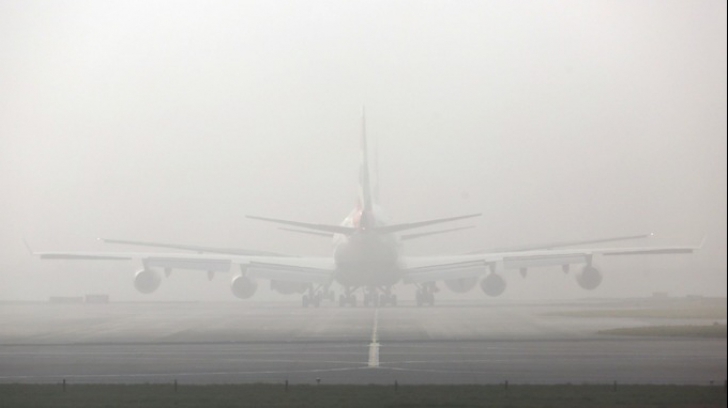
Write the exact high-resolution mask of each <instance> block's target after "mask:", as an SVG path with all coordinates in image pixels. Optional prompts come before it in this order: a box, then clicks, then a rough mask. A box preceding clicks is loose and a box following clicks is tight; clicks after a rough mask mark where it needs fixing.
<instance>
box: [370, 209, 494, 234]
mask: <svg viewBox="0 0 728 408" xmlns="http://www.w3.org/2000/svg"><path fill="white" fill-rule="evenodd" d="M480 215H481V214H479V213H478V214H468V215H461V216H459V217H450V218H438V219H435V220H427V221H419V222H410V223H406V224H394V225H385V226H383V227H375V228H373V230H374V231H376V232H379V233H382V234H390V233H393V232H400V231H405V230H408V229H414V228H420V227H426V226H428V225H433V224H440V223H444V222H452V221H458V220H464V219H467V218H474V217H480Z"/></svg>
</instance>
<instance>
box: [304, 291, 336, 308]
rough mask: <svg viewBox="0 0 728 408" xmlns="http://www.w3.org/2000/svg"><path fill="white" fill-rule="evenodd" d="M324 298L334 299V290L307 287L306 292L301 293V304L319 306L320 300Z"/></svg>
mask: <svg viewBox="0 0 728 408" xmlns="http://www.w3.org/2000/svg"><path fill="white" fill-rule="evenodd" d="M324 299H330V300H333V299H334V292H333V291H325V290H323V289H321V288H320V287H318V288H314V287H313V286H311V287H309V289H308V293H307V294H305V295H303V297H302V298H301V306H303V307H309V306H313V307H319V306H321V301H322V300H324Z"/></svg>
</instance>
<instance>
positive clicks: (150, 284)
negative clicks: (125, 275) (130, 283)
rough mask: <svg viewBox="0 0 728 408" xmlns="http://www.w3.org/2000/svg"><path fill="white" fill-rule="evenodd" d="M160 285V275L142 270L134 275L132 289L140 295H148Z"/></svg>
mask: <svg viewBox="0 0 728 408" xmlns="http://www.w3.org/2000/svg"><path fill="white" fill-rule="evenodd" d="M161 283H162V275H161V274H160V273H159V272H157V271H152V270H149V269H142V270H140V271H139V272H137V273H136V274H135V275H134V287H135V288H136V290H138V291H139V292H141V293H144V294H149V293H152V292H154V291H155V290H157V288H159V285H160V284H161Z"/></svg>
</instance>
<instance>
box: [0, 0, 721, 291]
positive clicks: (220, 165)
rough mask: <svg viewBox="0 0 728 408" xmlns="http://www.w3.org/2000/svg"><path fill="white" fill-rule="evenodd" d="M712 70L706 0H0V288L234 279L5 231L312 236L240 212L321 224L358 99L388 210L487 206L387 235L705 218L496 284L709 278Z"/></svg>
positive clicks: (346, 172) (342, 171)
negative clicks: (585, 276) (629, 248)
mask: <svg viewBox="0 0 728 408" xmlns="http://www.w3.org/2000/svg"><path fill="white" fill-rule="evenodd" d="M726 69H727V68H726V4H725V2H724V1H662V0H661V1H640V2H632V1H548V2H536V1H518V2H507V1H477V2H468V1H456V2H451V1H442V2H427V1H363V2H358V1H344V2H342V1H330V2H312V1H306V2H304V1H298V2H267V1H260V2H238V1H230V2H212V1H206V2H194V3H183V2H179V1H169V2H160V1H117V2H99V1H7V0H4V1H0V194H2V198H1V199H0V299H46V298H47V297H48V296H50V295H83V294H85V293H90V292H96V293H109V294H111V296H112V297H113V298H115V299H132V300H133V299H151V300H157V299H188V298H189V299H219V300H232V299H234V298H233V296H232V295H231V294H230V291H229V277H228V276H222V277H218V278H216V279H215V280H214V281H213V282H212V283H211V284H209V285H207V284H206V277H205V276H204V273H196V272H192V271H190V272H186V271H180V272H176V273H175V274H173V275H172V277H171V278H170V279H167V280H165V282H163V284H162V286H161V288H160V289H159V290H158V291H157V292H156V293H155V294H154V295H152V296H151V297H149V296H148V297H144V296H142V295H140V294H137V293H136V292H135V290H134V288H133V285H132V278H133V272H134V271H135V270H137V269H139V268H140V265H138V264H132V263H124V264H111V263H108V262H91V263H84V262H76V263H72V262H55V261H39V260H37V259H33V258H32V257H31V256H30V255H29V254H28V252H27V251H26V249H25V248H24V246H23V242H22V240H23V238H26V239H27V240H28V242H29V243H30V244H31V245H32V246H33V247H34V249H37V250H109V249H117V248H115V247H109V246H104V245H102V244H100V243H98V242H96V241H95V238H96V237H112V238H126V239H140V240H158V241H171V242H183V243H196V244H206V245H218V246H227V247H230V246H237V247H244V248H256V249H263V250H275V251H282V252H291V253H297V254H314V255H328V254H330V249H331V248H330V242H329V241H328V240H326V239H323V238H321V239H319V238H316V237H307V236H299V235H292V234H287V233H286V232H283V231H280V230H277V229H276V227H275V226H272V225H268V224H262V223H260V222H255V221H252V220H248V219H246V218H245V215H246V214H256V215H263V216H275V217H280V218H289V219H299V220H303V221H311V222H321V223H338V222H339V221H340V220H341V219H342V218H343V217H344V216H345V215H346V214H347V212H348V211H349V210H350V209H351V207H352V206H353V204H354V202H355V197H356V192H357V184H356V183H357V178H358V165H359V162H358V160H359V153H358V140H357V138H358V136H359V127H360V122H359V121H360V112H361V106H362V105H366V108H367V119H368V120H367V127H368V131H369V134H370V136H371V137H373V138H376V140H377V145H378V151H379V173H380V179H381V182H380V184H381V187H380V189H381V204H382V205H383V206H384V207H385V208H386V209H388V211H389V213H390V215H391V217H392V218H393V219H394V220H395V221H400V222H406V221H417V220H421V219H426V218H431V217H441V216H452V215H460V214H465V213H471V212H482V213H483V214H484V216H483V217H482V218H481V219H480V220H478V221H477V225H478V228H476V229H472V230H467V231H464V232H462V233H458V234H453V235H443V236H437V237H431V238H423V239H422V240H421V241H418V242H416V243H413V244H412V245H410V246H409V248H408V253H410V254H432V253H444V252H447V253H459V252H465V251H470V250H474V249H483V248H489V247H494V246H504V245H515V244H530V243H537V242H541V241H553V240H567V239H580V238H594V237H600V236H610V235H621V234H634V233H644V232H655V233H656V234H657V237H655V238H654V239H652V240H650V241H649V242H644V243H638V244H640V245H648V244H649V245H651V244H654V245H659V244H693V243H698V242H700V240H701V238H702V237H703V236H706V237H707V243H706V246H705V249H704V250H703V251H701V252H700V253H697V254H695V255H692V256H669V257H662V258H655V257H652V258H645V257H632V258H628V259H620V260H613V259H605V260H602V261H601V262H600V265H601V266H602V267H603V270H604V273H605V281H604V283H603V285H602V286H601V287H600V288H599V289H598V290H597V291H595V292H584V291H582V290H581V289H580V288H579V287H578V286H577V285H576V283H575V282H574V279H573V277H570V276H566V277H565V276H564V275H563V274H562V273H561V272H560V271H559V270H558V268H556V269H546V270H543V271H533V272H532V273H531V276H529V279H527V280H525V281H524V280H523V279H521V277H520V276H517V275H518V274H517V272H515V271H514V273H511V274H510V275H512V276H508V277H507V278H508V280H509V281H510V286H509V289H508V291H507V292H506V294H505V295H504V297H506V298H524V297H529V296H532V297H580V296H639V295H649V294H651V293H652V292H654V291H667V292H670V293H671V294H676V295H684V294H691V293H699V294H709V295H723V296H724V295H725V294H726V85H727V84H726ZM118 249H119V250H125V249H128V248H122V247H119V248H118ZM262 286H263V290H262V291H261V292H260V294H259V295H260V296H259V298H266V296H268V294H267V290H265V289H266V288H267V285H262ZM403 293H409V292H407V290H405V291H403ZM475 295H476V296H477V297H483V296H484V295H483V294H482V293H480V291H478V292H477V293H475Z"/></svg>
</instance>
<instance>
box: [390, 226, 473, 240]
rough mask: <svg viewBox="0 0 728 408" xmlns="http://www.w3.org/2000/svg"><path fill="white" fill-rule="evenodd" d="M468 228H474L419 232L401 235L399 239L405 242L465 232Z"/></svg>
mask: <svg viewBox="0 0 728 408" xmlns="http://www.w3.org/2000/svg"><path fill="white" fill-rule="evenodd" d="M470 228H475V226H473V225H470V226H467V227H459V228H448V229H444V230H437V231H428V232H419V233H414V234H406V235H402V237H401V238H402V240H403V241H406V240H408V239H417V238H422V237H428V236H430V235H437V234H444V233H446V232H454V231H461V230H466V229H470Z"/></svg>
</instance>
